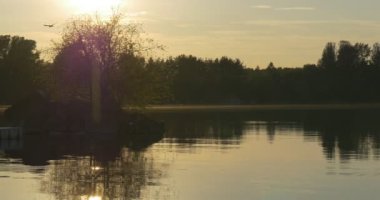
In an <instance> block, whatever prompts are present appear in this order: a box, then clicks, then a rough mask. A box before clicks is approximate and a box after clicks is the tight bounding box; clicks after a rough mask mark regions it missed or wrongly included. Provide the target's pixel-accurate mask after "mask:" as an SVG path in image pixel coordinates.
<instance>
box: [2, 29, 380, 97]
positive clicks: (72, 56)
mask: <svg viewBox="0 0 380 200" xmlns="http://www.w3.org/2000/svg"><path fill="white" fill-rule="evenodd" d="M75 45H76V44H75V43H74V44H73V45H71V46H67V47H64V48H63V49H62V51H61V52H60V53H59V54H58V55H57V56H56V57H55V59H54V60H53V61H52V62H50V61H45V60H42V59H41V58H40V52H39V51H37V49H36V42H35V41H33V40H29V39H25V38H24V37H19V36H9V35H2V36H0V104H5V105H7V104H14V103H15V102H17V101H19V100H20V99H22V98H24V97H26V96H28V95H30V94H31V93H33V92H35V91H44V93H46V94H48V95H49V96H54V95H56V94H57V93H58V94H63V96H62V95H61V96H59V97H58V98H61V99H64V98H73V96H75V98H77V97H81V98H85V97H86V95H87V96H88V94H87V93H88V91H86V90H85V89H83V88H86V87H89V80H88V79H89V78H90V77H89V76H85V75H83V73H84V74H85V73H88V72H86V71H88V70H87V68H88V67H89V66H88V65H87V64H86V63H85V62H86V60H84V59H83V58H82V57H80V54H79V53H78V52H75V48H76V46H75ZM68 58H69V59H68ZM295 59H296V58H295ZM117 64H118V66H119V68H117V69H118V71H116V72H117V76H115V77H116V78H115V79H116V80H123V82H122V83H123V84H119V85H116V87H115V88H117V92H118V93H120V94H122V95H123V98H120V102H119V103H120V104H123V105H147V104H157V105H159V104H269V103H371V102H379V101H380V93H378V91H380V79H379V77H380V44H379V43H375V44H374V45H373V47H370V45H368V44H364V43H355V44H352V43H350V42H348V41H341V42H339V43H338V44H337V45H336V44H335V43H327V44H326V47H325V49H324V50H323V52H322V56H321V58H320V60H319V61H318V63H317V64H305V65H304V66H303V67H302V68H287V67H276V66H275V65H274V64H273V63H272V62H271V63H270V64H269V65H268V67H267V68H264V69H262V68H258V67H257V68H250V67H247V66H245V65H244V64H243V63H242V62H241V61H240V60H239V59H231V58H228V57H221V58H217V59H202V58H198V57H195V56H192V55H180V56H177V57H170V58H167V59H160V58H158V59H157V58H155V59H153V58H148V59H147V58H144V56H141V55H138V54H123V55H122V56H120V58H119V60H117ZM86 77H87V78H86ZM109 83H110V84H112V81H109ZM57 85H58V86H59V87H57ZM86 92H87V93H86ZM111 92H112V91H111ZM120 94H118V95H119V96H120ZM70 95H71V96H70ZM56 96H57V95H56ZM83 96H84V97H83Z"/></svg>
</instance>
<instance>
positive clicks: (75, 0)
mask: <svg viewBox="0 0 380 200" xmlns="http://www.w3.org/2000/svg"><path fill="white" fill-rule="evenodd" d="M122 3H123V0H69V2H68V4H69V6H70V7H71V8H72V9H74V11H75V12H76V13H77V14H91V13H95V12H96V13H98V14H102V15H106V14H108V13H110V12H112V9H116V8H118V7H120V6H121V4H122Z"/></svg>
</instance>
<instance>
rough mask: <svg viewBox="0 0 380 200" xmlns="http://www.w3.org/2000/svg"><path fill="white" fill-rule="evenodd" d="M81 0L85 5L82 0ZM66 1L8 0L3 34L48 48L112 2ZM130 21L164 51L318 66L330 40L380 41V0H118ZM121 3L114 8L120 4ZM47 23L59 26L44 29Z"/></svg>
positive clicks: (0, 21)
mask: <svg viewBox="0 0 380 200" xmlns="http://www.w3.org/2000/svg"><path fill="white" fill-rule="evenodd" d="M78 2H79V3H78ZM89 2H91V1H88V0H82V1H73V0H67V1H59V0H50V1H48V0H29V1H27V0H14V1H5V0H0V11H1V13H2V14H1V18H0V25H1V26H0V34H1V35H4V34H10V35H19V36H24V37H26V38H29V39H34V40H36V41H37V43H38V48H39V49H41V50H44V49H46V47H48V46H49V45H50V44H51V42H50V41H51V40H53V39H58V38H59V32H60V30H61V28H62V24H63V23H64V22H65V21H66V20H68V19H70V18H71V17H73V16H75V15H78V14H86V13H93V12H95V11H96V10H98V9H99V8H100V9H101V10H98V11H99V12H100V13H104V12H105V11H109V10H110V9H106V7H107V6H108V4H110V3H104V2H103V3H102V1H98V2H99V3H94V1H92V3H89ZM107 2H112V3H113V4H114V5H119V7H120V10H121V11H122V12H125V13H127V14H126V15H127V17H128V19H129V20H132V21H135V22H138V23H142V24H143V27H144V30H145V32H146V33H147V34H148V36H150V37H152V38H154V39H155V40H156V41H157V42H158V43H160V44H162V45H164V46H166V51H165V52H162V53H161V54H160V55H159V56H160V57H166V56H176V55H179V54H192V55H195V56H198V57H203V58H216V57H220V56H228V57H231V58H239V59H240V60H241V61H243V63H244V64H245V65H246V66H248V67H256V66H257V65H259V66H260V67H262V68H263V67H266V66H267V65H268V63H269V62H271V61H272V62H274V64H275V65H276V66H284V67H293V66H294V67H301V66H303V64H306V63H316V62H317V60H318V59H319V58H320V56H321V52H322V49H323V47H324V45H325V44H326V43H327V42H329V41H332V42H339V41H340V40H349V41H352V42H365V43H370V44H372V43H375V42H377V41H380V40H379V39H378V36H377V34H378V33H379V31H380V13H378V12H377V9H376V8H377V7H378V6H379V5H380V2H373V1H370V0H363V1H360V2H357V1H352V0H349V1H343V0H335V1H331V2H323V1H322V2H321V1H316V0H304V1H300V0H271V1H263V0H261V1H256V0H237V1H226V0H218V1H217V0H211V1H207V2H205V1H200V0H193V1H185V0H177V1H169V0H162V1H153V0H140V1H137V0H113V1H107ZM114 5H113V6H114ZM43 24H55V27H53V28H48V27H44V26H43Z"/></svg>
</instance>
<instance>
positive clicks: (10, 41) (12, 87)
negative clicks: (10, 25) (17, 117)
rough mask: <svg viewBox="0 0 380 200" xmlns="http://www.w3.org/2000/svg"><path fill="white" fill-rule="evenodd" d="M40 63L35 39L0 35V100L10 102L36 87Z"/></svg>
mask: <svg viewBox="0 0 380 200" xmlns="http://www.w3.org/2000/svg"><path fill="white" fill-rule="evenodd" d="M41 65H42V62H41V60H40V59H39V52H38V51H37V50H36V42H35V41H33V40H28V39H25V38H23V37H19V36H12V37H11V36H9V35H2V36H0V102H2V103H6V104H12V103H14V102H16V101H18V100H20V99H21V98H23V97H25V96H26V95H28V94H29V93H30V92H32V91H33V90H34V89H36V88H37V86H38V78H39V77H38V75H39V72H40V70H41V69H40V67H41Z"/></svg>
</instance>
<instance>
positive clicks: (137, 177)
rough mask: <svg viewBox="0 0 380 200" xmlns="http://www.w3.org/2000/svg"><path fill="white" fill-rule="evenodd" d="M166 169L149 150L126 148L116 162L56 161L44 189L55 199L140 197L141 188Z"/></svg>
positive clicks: (46, 178)
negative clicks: (158, 163) (140, 150)
mask: <svg viewBox="0 0 380 200" xmlns="http://www.w3.org/2000/svg"><path fill="white" fill-rule="evenodd" d="M161 174H162V170H161V169H159V167H158V166H157V165H156V164H155V163H154V159H153V155H152V154H151V153H149V152H132V151H129V150H128V149H126V148H124V149H122V151H121V156H120V157H119V158H117V159H116V160H114V161H109V162H106V163H99V162H98V161H96V160H95V159H94V158H93V157H72V158H65V159H62V160H59V161H53V162H52V163H51V165H50V166H49V169H48V171H47V175H46V176H45V178H44V179H43V181H42V184H41V190H42V191H43V192H47V193H50V194H52V195H53V196H54V198H55V199H65V200H70V199H90V196H92V197H95V196H99V197H102V200H105V199H138V198H139V197H140V196H141V191H142V190H143V189H144V188H145V187H146V186H148V185H150V184H154V181H155V180H157V179H158V178H160V177H161Z"/></svg>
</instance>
